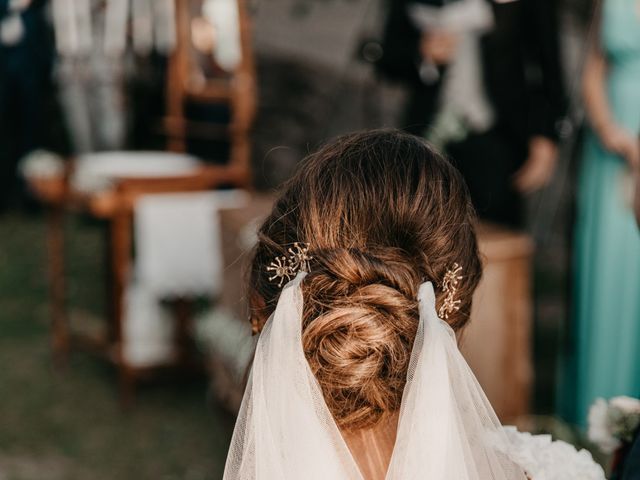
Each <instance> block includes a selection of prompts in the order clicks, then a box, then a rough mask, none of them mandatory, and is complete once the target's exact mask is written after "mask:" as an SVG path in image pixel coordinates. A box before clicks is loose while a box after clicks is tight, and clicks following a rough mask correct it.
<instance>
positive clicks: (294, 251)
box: [267, 242, 313, 287]
mask: <svg viewBox="0 0 640 480" xmlns="http://www.w3.org/2000/svg"><path fill="white" fill-rule="evenodd" d="M312 259H313V257H312V256H310V255H309V244H308V243H303V242H296V243H294V244H293V247H290V248H289V250H288V255H283V256H281V257H276V258H275V259H274V260H273V262H271V263H270V264H269V266H268V267H267V271H268V272H273V275H272V276H271V277H269V281H270V282H272V281H274V280H277V281H278V287H282V284H283V283H284V282H285V281H289V280H291V279H292V278H293V277H295V276H296V274H297V273H298V272H308V271H309V261H310V260H312Z"/></svg>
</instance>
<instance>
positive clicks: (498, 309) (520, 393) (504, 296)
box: [462, 225, 533, 423]
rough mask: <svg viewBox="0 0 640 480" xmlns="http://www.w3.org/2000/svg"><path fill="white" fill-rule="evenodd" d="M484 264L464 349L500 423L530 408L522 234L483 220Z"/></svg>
mask: <svg viewBox="0 0 640 480" xmlns="http://www.w3.org/2000/svg"><path fill="white" fill-rule="evenodd" d="M479 240H480V251H481V254H482V255H483V256H484V261H485V269H484V274H483V278H482V281H481V282H480V286H479V287H478V290H476V293H475V295H474V303H473V310H472V313H471V323H470V325H469V327H468V328H467V329H466V330H465V331H464V333H463V337H462V352H463V354H464V356H465V357H466V358H467V361H468V362H469V365H470V366H471V369H472V370H473V371H474V373H475V374H476V377H477V378H478V381H479V382H480V384H481V385H482V388H483V389H484V391H485V393H486V394H487V397H488V398H489V400H490V402H491V404H492V405H493V408H494V409H495V411H496V413H497V414H498V416H499V417H500V420H501V421H502V422H507V423H508V422H513V421H514V420H515V419H517V418H518V417H520V416H523V415H526V414H528V413H529V400H530V396H531V385H532V381H533V367H532V363H531V342H532V338H531V318H532V311H533V309H532V302H531V258H532V254H533V244H532V242H531V240H530V239H529V238H528V237H527V236H526V235H524V234H521V233H516V232H512V231H509V230H506V229H503V228H500V227H496V226H488V225H485V226H483V227H481V228H480V231H479Z"/></svg>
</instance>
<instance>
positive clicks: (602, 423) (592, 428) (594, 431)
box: [587, 398, 621, 454]
mask: <svg viewBox="0 0 640 480" xmlns="http://www.w3.org/2000/svg"><path fill="white" fill-rule="evenodd" d="M588 422H589V431H588V433H587V436H588V437H589V441H591V442H593V443H594V444H596V445H597V446H598V448H600V450H602V452H604V453H607V454H609V453H613V452H614V451H616V450H617V449H618V448H619V447H620V445H621V442H620V440H619V439H617V438H616V437H614V436H613V432H612V430H611V424H610V422H609V404H608V403H607V401H606V400H605V399H604V398H598V399H596V401H595V402H594V403H593V405H591V408H590V409H589V420H588Z"/></svg>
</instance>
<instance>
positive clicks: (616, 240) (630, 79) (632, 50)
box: [559, 0, 640, 425]
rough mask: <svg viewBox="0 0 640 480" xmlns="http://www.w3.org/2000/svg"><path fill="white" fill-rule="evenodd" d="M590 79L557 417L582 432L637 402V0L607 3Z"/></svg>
mask: <svg viewBox="0 0 640 480" xmlns="http://www.w3.org/2000/svg"><path fill="white" fill-rule="evenodd" d="M598 43H599V45H598V46H597V47H594V48H592V51H591V52H590V54H589V57H588V59H587V62H586V66H585V72H584V82H583V87H584V102H585V107H586V110H587V117H588V121H589V122H588V123H589V131H588V133H587V136H586V139H585V144H584V150H583V158H582V164H581V172H580V178H579V191H578V216H577V223H576V232H575V235H576V237H575V240H576V243H575V275H576V277H575V290H574V314H575V317H574V318H575V328H574V344H573V349H572V351H570V352H568V358H567V361H566V363H565V365H564V366H565V368H564V370H563V373H564V374H563V375H561V379H560V397H559V399H560V410H561V412H560V413H561V414H562V415H563V416H564V417H565V418H566V419H567V420H569V421H571V422H573V423H576V424H580V425H585V424H586V420H587V415H588V410H589V406H590V405H591V403H592V402H593V401H594V400H595V399H596V398H597V397H605V398H607V397H612V396H616V395H631V396H635V397H638V396H640V231H639V230H638V226H637V224H636V222H635V219H634V215H633V209H632V205H633V189H634V177H633V174H632V169H633V168H635V166H636V165H637V164H638V161H639V160H638V157H639V150H640V148H639V144H638V133H639V132H640V0H604V3H603V5H602V11H601V22H600V35H599V42H598Z"/></svg>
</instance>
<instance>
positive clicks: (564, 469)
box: [504, 427, 605, 480]
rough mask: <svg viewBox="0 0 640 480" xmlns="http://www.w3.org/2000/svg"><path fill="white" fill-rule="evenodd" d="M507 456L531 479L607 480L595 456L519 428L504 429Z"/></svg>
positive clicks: (547, 436) (559, 441) (567, 444)
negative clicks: (506, 441) (521, 430)
mask: <svg viewBox="0 0 640 480" xmlns="http://www.w3.org/2000/svg"><path fill="white" fill-rule="evenodd" d="M504 432H505V434H506V436H507V439H508V440H509V441H508V447H507V451H506V452H504V453H506V454H507V455H508V456H509V457H510V458H511V460H513V461H514V462H516V463H517V464H519V465H520V466H521V467H522V468H523V469H524V470H525V471H526V472H527V475H528V477H529V478H531V480H573V479H575V480H578V479H580V480H605V474H604V470H603V469H602V467H601V466H600V465H599V464H598V463H596V461H595V460H594V459H593V457H592V456H591V453H590V452H589V451H587V450H585V449H581V450H577V449H576V448H575V447H574V446H573V445H571V444H569V443H567V442H563V441H561V440H553V439H552V437H551V435H533V434H531V433H527V432H520V431H518V430H517V429H516V428H515V427H504Z"/></svg>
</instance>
